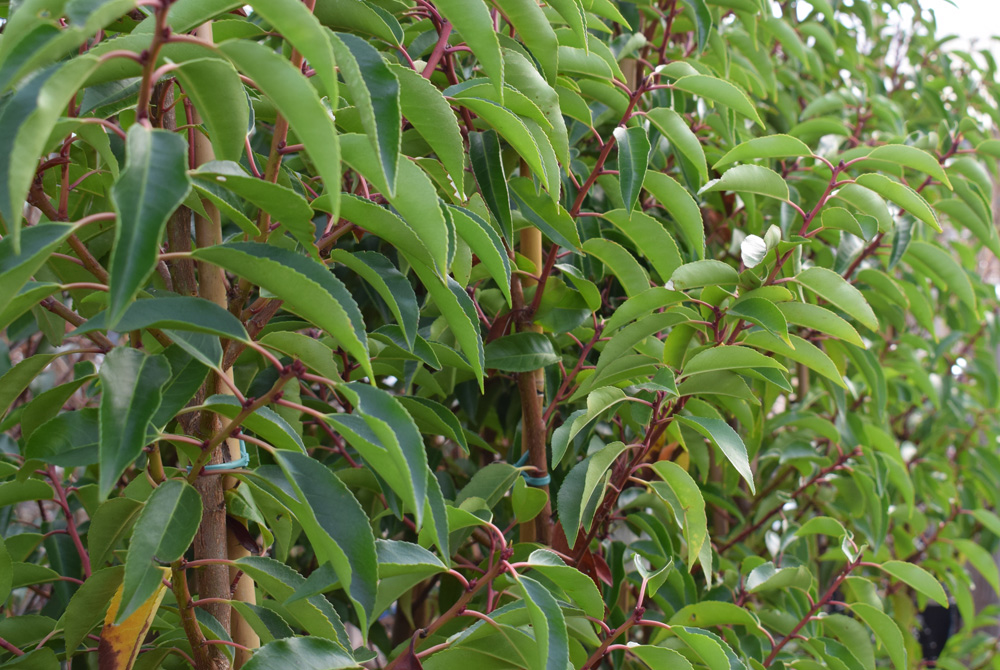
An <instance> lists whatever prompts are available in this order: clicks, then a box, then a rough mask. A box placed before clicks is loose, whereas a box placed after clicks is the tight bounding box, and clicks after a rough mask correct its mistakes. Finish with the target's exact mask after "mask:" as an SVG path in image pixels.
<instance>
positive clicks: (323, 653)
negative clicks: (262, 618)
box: [243, 637, 361, 670]
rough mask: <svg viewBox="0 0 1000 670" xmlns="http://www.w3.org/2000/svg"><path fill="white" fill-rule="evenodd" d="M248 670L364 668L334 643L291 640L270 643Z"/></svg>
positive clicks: (260, 650)
mask: <svg viewBox="0 0 1000 670" xmlns="http://www.w3.org/2000/svg"><path fill="white" fill-rule="evenodd" d="M243 667H244V668H246V670H270V669H271V668H276V667H294V668H297V669H298V670H342V669H343V668H360V667H361V666H360V665H358V663H357V661H355V660H354V656H352V655H351V654H350V652H349V651H347V650H345V649H344V648H343V647H342V646H340V645H339V644H337V643H336V642H334V641H333V640H326V639H323V638H317V637H290V638H286V639H283V640H275V641H274V642H269V643H267V644H265V645H264V646H263V647H261V648H260V649H259V650H257V651H256V652H254V655H253V657H252V658H251V659H250V660H249V661H247V663H246V665H244V666H243Z"/></svg>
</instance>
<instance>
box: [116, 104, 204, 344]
mask: <svg viewBox="0 0 1000 670" xmlns="http://www.w3.org/2000/svg"><path fill="white" fill-rule="evenodd" d="M127 142H128V147H127V150H126V153H125V169H124V170H122V172H121V175H120V176H119V177H118V180H117V181H116V182H115V185H114V187H113V188H112V189H111V198H112V201H113V202H114V205H115V211H116V212H117V214H118V225H117V226H116V227H115V245H114V250H113V251H112V252H111V264H110V267H109V270H108V272H109V275H110V278H109V283H110V288H109V295H108V325H109V326H110V327H112V328H114V327H115V325H116V324H117V322H118V320H119V319H121V317H122V315H123V314H124V313H125V309H126V308H127V307H128V305H129V303H130V302H132V299H133V298H134V297H135V294H136V293H138V292H139V289H141V288H142V287H143V285H144V284H145V283H146V280H147V279H148V278H149V276H150V275H151V274H152V273H153V270H154V268H155V267H156V262H157V260H158V259H159V249H160V238H161V237H162V236H163V230H164V228H166V225H167V219H169V218H170V215H171V214H172V213H173V212H174V210H175V209H177V208H178V207H180V205H181V203H183V202H184V199H185V198H186V197H187V194H188V191H190V190H191V181H190V179H189V178H188V175H187V164H188V163H187V142H185V141H184V138H183V137H181V136H180V135H177V134H175V133H172V132H170V131H166V130H150V129H149V128H146V127H145V126H144V125H142V124H139V123H137V124H135V125H133V126H132V127H131V128H130V129H129V133H128V140H127Z"/></svg>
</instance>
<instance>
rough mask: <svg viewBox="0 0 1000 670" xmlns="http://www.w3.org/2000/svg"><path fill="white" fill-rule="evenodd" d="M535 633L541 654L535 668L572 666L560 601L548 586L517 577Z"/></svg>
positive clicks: (551, 669) (547, 669)
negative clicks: (553, 595)
mask: <svg viewBox="0 0 1000 670" xmlns="http://www.w3.org/2000/svg"><path fill="white" fill-rule="evenodd" d="M516 579H517V582H518V584H520V586H521V590H522V592H523V594H524V604H525V607H527V609H528V618H529V619H530V620H531V627H532V629H533V631H534V635H535V644H536V648H537V657H536V659H535V663H534V664H532V667H533V668H539V669H540V668H544V669H545V670H565V668H566V667H568V666H569V636H568V634H567V633H568V629H567V627H566V621H565V617H563V613H562V609H561V608H560V607H559V603H558V602H556V599H555V598H554V597H552V594H551V593H550V592H549V590H548V589H547V588H545V587H544V586H542V585H541V584H540V583H538V582H537V581H535V580H534V579H532V578H531V577H525V576H524V575H519V576H518V577H516Z"/></svg>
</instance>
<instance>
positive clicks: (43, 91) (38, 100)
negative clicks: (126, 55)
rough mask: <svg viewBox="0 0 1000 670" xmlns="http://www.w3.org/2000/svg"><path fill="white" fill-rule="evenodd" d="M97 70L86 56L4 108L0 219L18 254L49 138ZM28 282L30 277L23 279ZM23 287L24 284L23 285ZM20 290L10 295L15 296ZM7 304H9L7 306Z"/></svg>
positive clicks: (28, 87) (47, 73)
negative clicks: (30, 195) (26, 207)
mask: <svg viewBox="0 0 1000 670" xmlns="http://www.w3.org/2000/svg"><path fill="white" fill-rule="evenodd" d="M96 67H97V58H95V57H93V56H90V55H84V56H78V57H76V58H73V59H72V60H70V61H68V62H66V63H65V64H58V65H52V66H51V67H48V68H45V69H44V70H41V71H39V72H38V73H37V74H36V75H35V76H33V77H32V78H31V79H30V80H29V81H28V82H27V83H25V84H24V85H23V86H22V87H21V88H19V89H18V90H17V91H15V92H14V93H13V95H11V96H10V97H9V98H7V99H6V100H5V101H4V102H3V104H2V105H0V128H2V129H3V131H2V132H0V157H2V158H0V218H2V219H3V221H4V223H5V224H6V226H7V234H8V236H9V237H10V238H11V242H10V243H11V249H12V251H13V252H14V253H17V254H19V253H20V247H21V244H20V235H21V208H22V206H23V203H24V201H25V199H26V197H27V195H28V190H29V189H30V187H31V182H32V179H34V177H35V169H36V167H37V166H38V157H39V156H41V155H44V154H45V146H46V144H47V142H48V138H49V133H50V132H51V131H52V129H53V127H54V126H55V124H56V122H57V121H58V120H59V117H60V116H61V115H62V114H63V112H64V110H65V109H66V105H68V104H69V101H70V100H71V99H72V98H73V96H74V95H76V92H77V89H78V88H79V87H80V86H81V85H82V84H83V82H84V81H85V80H86V79H87V77H89V76H90V74H91V73H92V72H93V71H94V69H95V68H96ZM25 279H27V278H25ZM22 285H23V284H22ZM18 289H20V286H18V287H16V288H11V289H8V290H11V291H15V292H16V291H17V290H18ZM3 304H6V303H3Z"/></svg>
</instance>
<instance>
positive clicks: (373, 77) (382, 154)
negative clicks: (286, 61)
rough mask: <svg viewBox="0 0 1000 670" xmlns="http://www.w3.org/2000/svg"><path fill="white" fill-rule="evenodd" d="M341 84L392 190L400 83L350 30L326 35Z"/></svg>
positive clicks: (380, 57)
mask: <svg viewBox="0 0 1000 670" xmlns="http://www.w3.org/2000/svg"><path fill="white" fill-rule="evenodd" d="M330 44H331V45H333V50H334V53H335V54H336V57H337V65H338V67H339V68H340V71H341V73H342V76H343V77H344V83H345V85H346V87H347V89H348V90H349V91H350V93H351V96H352V97H353V99H354V105H355V107H357V108H358V109H359V110H360V111H361V123H362V124H363V125H364V127H365V134H366V135H368V139H369V140H370V141H371V144H372V149H373V150H374V151H375V154H376V155H377V156H378V161H379V165H381V166H382V174H383V175H384V177H385V183H386V185H387V186H388V194H389V195H395V193H396V172H397V169H398V166H399V146H400V133H399V124H400V118H401V112H400V103H399V99H400V86H399V80H398V79H397V78H396V75H395V74H394V72H393V71H392V70H390V69H389V66H388V65H386V63H385V62H384V61H383V60H382V56H381V55H379V53H378V51H376V50H375V48H374V47H372V46H371V45H370V44H368V43H367V42H366V41H364V40H363V39H361V38H360V37H358V36H356V35H351V34H350V33H335V34H333V35H331V36H330Z"/></svg>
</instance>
